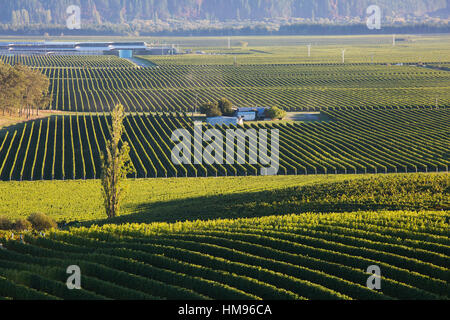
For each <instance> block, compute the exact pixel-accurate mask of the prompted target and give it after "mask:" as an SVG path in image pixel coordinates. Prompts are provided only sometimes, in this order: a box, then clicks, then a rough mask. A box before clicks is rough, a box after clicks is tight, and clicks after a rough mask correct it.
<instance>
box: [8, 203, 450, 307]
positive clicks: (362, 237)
mask: <svg viewBox="0 0 450 320" xmlns="http://www.w3.org/2000/svg"><path fill="white" fill-rule="evenodd" d="M449 218H450V217H449V215H448V212H447V213H445V212H444V213H443V212H436V211H422V212H410V211H396V212H392V211H379V212H367V211H366V212H357V213H334V214H333V213H328V214H319V213H311V214H302V215H286V216H270V217H264V218H252V219H236V220H211V221H206V222H201V221H197V222H184V223H176V224H166V223H155V224H150V225H149V224H127V225H120V226H117V225H105V226H103V227H98V226H93V227H91V228H78V229H71V230H70V231H52V232H50V234H48V235H46V236H45V237H42V236H32V235H26V236H25V238H24V242H22V243H21V242H18V241H14V240H6V241H4V245H5V247H6V250H0V297H3V298H7V299H8V298H14V299H186V300H192V299H283V300H286V299H321V300H327V299H364V300H372V299H421V300H423V299H448V298H449V293H450V290H449V289H450V288H449V280H450V279H449V274H450V273H449V270H448V265H449V258H450V257H449V255H450V252H449V249H448V248H449V246H450V242H449V231H448V230H449V225H448V220H449ZM69 265H78V266H79V267H80V268H81V270H82V273H83V277H82V289H81V290H67V288H66V287H65V284H64V283H65V279H66V278H67V274H66V268H67V267H68V266H69ZM371 265H377V266H379V267H380V269H381V270H382V282H381V290H370V289H368V288H367V286H366V281H367V279H368V274H367V273H366V269H367V268H368V267H369V266H371ZM324 271H325V272H324Z"/></svg>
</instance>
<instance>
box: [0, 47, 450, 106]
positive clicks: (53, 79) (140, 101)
mask: <svg viewBox="0 0 450 320" xmlns="http://www.w3.org/2000/svg"><path fill="white" fill-rule="evenodd" d="M100 58H101V57H77V58H72V57H64V58H61V57H45V58H44V57H39V58H37V57H27V58H20V59H22V60H23V62H25V63H27V64H29V65H32V66H34V67H37V68H38V69H39V70H41V72H42V73H44V74H45V75H46V76H48V77H49V79H50V92H51V94H52V95H53V102H52V105H51V109H52V110H63V111H83V112H87V111H89V112H103V111H109V110H111V109H112V108H113V107H114V105H115V104H117V103H119V102H120V103H122V104H123V105H124V106H125V107H126V109H127V110H129V111H131V112H155V111H156V112H180V111H184V112H191V111H194V108H195V105H196V104H200V103H202V102H204V101H209V100H216V99H219V98H221V97H227V98H229V99H230V100H231V101H232V102H233V103H234V104H235V105H237V106H241V107H242V106H255V105H258V106H274V105H277V106H280V107H282V108H283V109H285V110H288V111H302V110H310V111H312V110H329V109H347V108H395V107H410V108H412V107H427V106H441V107H446V106H447V107H448V106H450V90H449V87H450V73H449V72H447V71H442V70H434V69H428V68H420V67H416V66H412V65H405V66H395V65H393V66H387V65H385V64H384V65H382V64H374V65H372V64H346V65H342V64H330V63H328V64H327V63H320V64H268V65H264V64H261V65H240V66H233V65H232V64H230V65H186V66H180V65H162V66H157V67H150V68H129V67H124V66H127V65H129V64H131V62H129V61H127V60H124V59H119V58H109V57H102V59H100ZM0 59H2V60H4V61H5V62H8V63H14V61H13V58H12V57H6V56H0ZM15 59H16V60H18V59H19V58H18V57H16V58H15ZM108 59H111V61H110V62H108V61H109V60H108ZM180 59H181V58H180ZM83 63H84V64H85V66H86V67H80V64H83ZM108 64H109V65H108ZM55 65H56V66H57V67H55ZM106 65H108V66H106Z"/></svg>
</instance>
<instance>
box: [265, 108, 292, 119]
mask: <svg viewBox="0 0 450 320" xmlns="http://www.w3.org/2000/svg"><path fill="white" fill-rule="evenodd" d="M286 115H287V112H286V111H284V110H282V109H280V108H278V107H272V108H269V109H266V110H265V111H264V116H265V117H266V118H269V119H272V120H275V119H278V120H282V119H283V118H284V117H286Z"/></svg>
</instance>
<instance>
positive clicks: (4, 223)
mask: <svg viewBox="0 0 450 320" xmlns="http://www.w3.org/2000/svg"><path fill="white" fill-rule="evenodd" d="M12 227H13V224H12V222H11V220H9V219H8V218H7V217H4V216H0V230H11V229H12Z"/></svg>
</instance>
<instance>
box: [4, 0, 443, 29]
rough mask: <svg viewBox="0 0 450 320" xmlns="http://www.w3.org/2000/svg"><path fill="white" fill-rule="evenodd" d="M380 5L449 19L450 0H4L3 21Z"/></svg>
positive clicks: (275, 15)
mask: <svg viewBox="0 0 450 320" xmlns="http://www.w3.org/2000/svg"><path fill="white" fill-rule="evenodd" d="M372 4H376V5H379V6H380V8H381V9H382V13H383V16H384V17H392V18H393V17H396V18H405V19H407V18H408V17H421V16H425V15H428V16H440V17H444V18H448V16H449V8H450V0H0V8H1V10H0V23H2V24H12V25H18V26H23V25H27V24H35V23H37V24H47V25H49V24H64V23H65V21H66V19H67V16H68V14H67V13H66V9H67V7H68V6H69V5H79V6H80V7H81V17H82V19H83V21H84V22H85V23H90V24H104V23H113V24H120V23H131V22H133V21H137V20H152V21H158V20H165V21H167V20H170V19H177V20H180V19H187V20H203V19H206V20H218V21H226V20H257V21H263V20H264V19H279V18H284V19H289V18H304V19H310V20H315V19H321V18H326V19H329V20H346V19H347V20H351V19H353V18H356V17H359V18H363V17H364V16H365V15H366V8H367V7H368V6H369V5H372Z"/></svg>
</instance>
